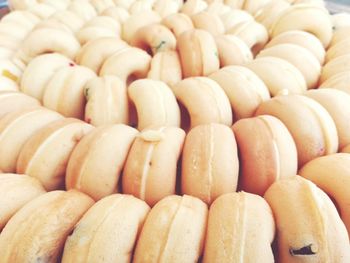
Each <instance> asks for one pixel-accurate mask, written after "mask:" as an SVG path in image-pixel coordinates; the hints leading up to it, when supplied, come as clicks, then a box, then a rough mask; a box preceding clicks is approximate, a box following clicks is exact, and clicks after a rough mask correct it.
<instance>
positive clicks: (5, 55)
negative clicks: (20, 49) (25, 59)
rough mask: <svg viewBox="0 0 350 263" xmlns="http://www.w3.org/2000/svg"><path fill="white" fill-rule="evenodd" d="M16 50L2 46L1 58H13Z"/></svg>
mask: <svg viewBox="0 0 350 263" xmlns="http://www.w3.org/2000/svg"><path fill="white" fill-rule="evenodd" d="M14 54H15V52H14V51H13V50H11V49H9V48H5V47H0V60H2V59H11V58H12V57H13V56H14Z"/></svg>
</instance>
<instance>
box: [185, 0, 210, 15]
mask: <svg viewBox="0 0 350 263" xmlns="http://www.w3.org/2000/svg"><path fill="white" fill-rule="evenodd" d="M207 7H208V4H207V3H206V2H205V1H203V0H187V1H186V2H185V3H184V5H183V6H182V7H181V10H180V12H181V13H184V14H186V15H188V16H192V15H195V14H198V13H199V12H201V11H204V10H205V9H206V8H207Z"/></svg>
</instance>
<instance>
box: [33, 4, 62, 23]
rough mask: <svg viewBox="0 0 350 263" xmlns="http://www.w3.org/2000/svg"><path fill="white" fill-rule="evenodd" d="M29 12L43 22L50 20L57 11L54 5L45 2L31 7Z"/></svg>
mask: <svg viewBox="0 0 350 263" xmlns="http://www.w3.org/2000/svg"><path fill="white" fill-rule="evenodd" d="M27 10H28V11H29V12H31V13H32V14H34V15H36V16H37V17H39V18H40V19H41V20H43V19H47V18H49V17H50V16H52V15H53V14H54V13H55V12H56V9H55V8H54V7H53V6H52V5H49V4H47V3H45V2H43V3H38V4H36V5H33V6H30V7H29V8H28V9H27Z"/></svg>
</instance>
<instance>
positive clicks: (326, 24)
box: [271, 3, 333, 48]
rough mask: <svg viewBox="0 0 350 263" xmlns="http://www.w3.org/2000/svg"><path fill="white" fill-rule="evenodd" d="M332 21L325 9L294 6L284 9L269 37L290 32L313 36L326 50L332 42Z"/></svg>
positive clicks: (307, 5)
mask: <svg viewBox="0 0 350 263" xmlns="http://www.w3.org/2000/svg"><path fill="white" fill-rule="evenodd" d="M332 27H333V25H332V20H331V17H330V15H329V12H328V10H327V9H326V8H324V7H321V6H317V5H314V4H308V3H306V4H295V5H291V6H290V7H289V8H288V9H286V10H285V11H284V12H283V13H282V14H281V15H280V17H279V19H277V20H276V22H275V23H274V25H273V26H272V30H271V36H272V38H274V37H275V36H277V35H279V34H281V33H283V32H286V31H290V30H303V31H306V32H309V33H312V34H314V35H315V36H316V37H317V38H318V39H319V40H320V41H321V42H322V45H323V46H324V47H325V48H327V47H328V46H329V44H330V42H331V40H332V35H333V29H332Z"/></svg>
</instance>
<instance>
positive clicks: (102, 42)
mask: <svg viewBox="0 0 350 263" xmlns="http://www.w3.org/2000/svg"><path fill="white" fill-rule="evenodd" d="M127 46H128V44H127V43H125V42H124V41H123V40H121V39H119V38H118V37H102V38H98V39H93V40H91V41H89V42H87V43H86V44H85V45H84V46H83V47H82V48H81V49H80V50H79V52H78V54H77V56H76V58H75V60H76V62H77V63H78V64H79V65H82V66H85V67H88V68H90V69H92V70H93V71H95V73H96V74H99V72H100V69H101V67H102V65H103V63H104V62H105V61H106V59H108V58H109V57H110V56H112V55H113V54H114V53H116V52H117V51H119V50H120V49H122V48H125V47H127Z"/></svg>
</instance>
